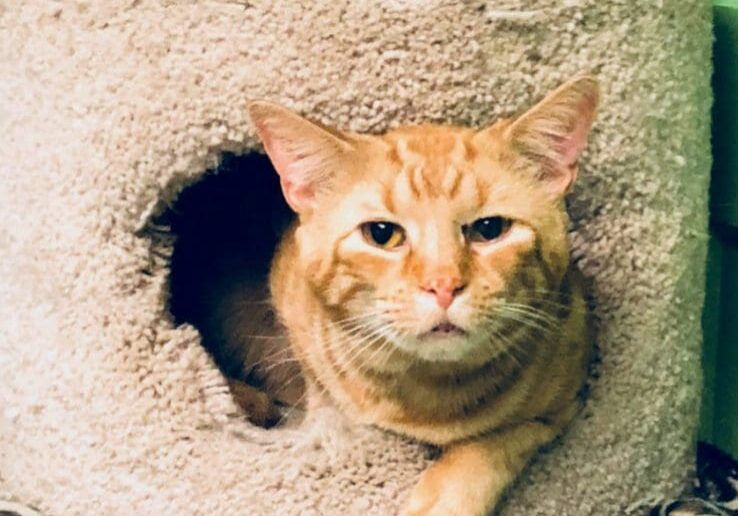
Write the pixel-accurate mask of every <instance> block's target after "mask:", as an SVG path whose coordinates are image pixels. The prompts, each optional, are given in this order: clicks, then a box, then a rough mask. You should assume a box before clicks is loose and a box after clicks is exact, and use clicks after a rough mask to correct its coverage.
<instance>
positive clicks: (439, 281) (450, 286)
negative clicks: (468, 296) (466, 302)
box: [420, 277, 466, 310]
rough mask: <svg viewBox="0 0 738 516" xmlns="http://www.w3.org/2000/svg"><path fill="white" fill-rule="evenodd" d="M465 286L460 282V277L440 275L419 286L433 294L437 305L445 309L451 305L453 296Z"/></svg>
mask: <svg viewBox="0 0 738 516" xmlns="http://www.w3.org/2000/svg"><path fill="white" fill-rule="evenodd" d="M465 286H466V285H464V284H463V283H462V282H461V278H458V277H442V278H435V279H432V280H430V281H427V282H425V283H424V284H422V285H421V286H420V288H422V289H423V290H424V291H426V292H428V293H431V294H433V295H435V296H436V302H437V303H438V306H440V307H441V308H443V309H444V310H446V309H447V308H448V307H449V306H451V303H453V301H454V298H455V297H456V296H457V295H459V294H460V293H461V291H462V290H464V287H465Z"/></svg>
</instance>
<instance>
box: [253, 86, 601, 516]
mask: <svg viewBox="0 0 738 516" xmlns="http://www.w3.org/2000/svg"><path fill="white" fill-rule="evenodd" d="M597 97H598V93H597V84H596V82H595V80H594V79H592V78H591V77H588V76H583V75H580V76H577V77H575V78H573V79H571V80H570V81H568V82H567V83H565V84H564V85H562V86H560V87H559V88H558V89H556V90H555V91H553V92H552V93H550V94H549V95H548V96H547V97H546V98H545V99H543V101H541V102H540V103H539V104H538V105H536V106H535V107H533V108H532V109H530V110H529V111H527V112H526V113H524V114H523V115H522V116H520V117H518V118H516V119H514V120H501V121H499V122H497V123H495V124H494V125H492V126H490V127H487V128H484V129H482V130H478V131H475V130H472V129H467V128H461V127H447V126H434V125H424V126H418V127H405V128H401V129H397V130H394V131H391V132H389V133H387V134H384V135H378V136H370V135H361V134H353V133H347V132H342V131H338V130H334V129H329V128H326V127H323V126H320V125H317V124H314V123H312V122H309V121H307V120H305V119H304V118H301V117H299V116H298V115H296V114H294V113H292V112H290V111H288V110H287V109H285V108H283V107H280V106H277V105H275V104H271V103H267V102H253V103H251V104H250V106H249V111H250V114H251V118H252V120H253V122H254V124H255V126H256V128H257V131H258V134H259V136H260V137H261V139H262V141H263V143H264V146H265V148H266V152H267V153H268V154H269V156H270V158H271V160H272V162H273V164H274V166H275V168H276V170H277V172H278V174H279V176H280V179H281V186H282V190H283V193H284V196H285V198H286V200H287V202H288V203H289V205H290V206H291V207H292V209H294V211H295V212H297V213H298V215H299V220H298V222H297V223H296V224H295V225H294V227H293V228H292V229H291V230H290V231H289V232H288V234H287V235H286V236H285V238H284V240H283V242H282V244H281V247H280V249H279V251H278V253H277V256H276V258H275V259H274V262H273V267H272V272H271V279H270V281H271V292H272V296H273V299H274V302H275V306H276V309H277V312H278V314H279V316H280V318H281V320H282V322H283V324H284V325H285V327H286V328H287V331H288V334H289V340H290V345H291V347H292V349H293V351H294V354H295V356H296V357H298V358H299V360H300V363H301V366H302V370H303V373H304V375H305V377H306V381H307V388H308V411H310V410H314V409H315V408H317V407H319V406H321V405H322V404H325V403H331V404H333V405H335V406H337V407H338V408H339V409H340V410H341V411H342V412H343V413H345V414H346V415H347V417H348V418H349V419H350V420H352V421H354V422H358V423H365V424H372V425H376V426H378V427H381V428H385V429H389V430H393V431H396V432H399V433H402V434H404V435H407V436H410V437H413V438H416V439H418V440H421V441H425V442H428V443H433V444H435V445H440V446H442V447H443V448H444V453H443V455H442V457H441V458H440V459H439V460H438V461H437V462H436V463H435V464H434V465H433V466H431V467H430V468H429V469H428V470H427V471H426V472H425V473H424V474H423V476H422V478H421V480H420V482H419V483H418V484H417V485H416V487H415V489H414V490H413V492H412V494H411V496H410V500H409V501H408V502H407V503H406V504H405V506H404V509H403V514H406V515H409V514H426V515H429V514H433V515H448V514H463V515H474V514H486V513H487V512H488V511H490V510H491V509H492V508H493V507H494V506H495V504H496V503H497V501H498V499H499V497H500V495H501V493H502V492H503V490H504V489H505V487H506V486H507V485H508V484H509V483H510V482H511V481H512V480H513V479H514V478H515V476H516V475H517V474H518V473H519V472H520V470H521V469H522V468H523V467H524V466H525V464H526V463H527V462H528V460H529V459H530V457H531V456H532V455H533V454H534V453H535V452H536V450H538V449H539V448H540V447H541V446H542V445H545V444H546V443H549V442H551V441H552V440H553V439H554V438H555V437H556V436H557V435H559V434H560V433H561V431H562V430H563V429H564V428H565V426H566V425H567V424H568V423H569V422H570V421H571V420H572V418H573V417H574V416H575V414H576V413H577V411H578V410H579V408H580V405H581V403H582V401H581V397H580V391H581V389H582V386H583V384H584V382H585V378H586V373H587V364H588V361H589V359H590V355H591V349H592V342H591V338H590V334H589V324H588V317H587V310H586V306H585V301H584V295H583V287H582V280H581V278H580V276H579V274H578V273H577V272H576V270H575V269H574V267H573V266H572V265H571V264H570V261H569V247H568V243H567V221H568V218H567V215H566V211H565V208H564V203H563V198H564V195H565V193H566V192H567V191H568V190H569V189H570V188H571V186H572V183H573V182H574V180H575V178H576V174H577V160H578V158H579V155H580V153H581V151H582V149H583V148H584V146H585V143H586V138H587V133H588V131H589V128H590V126H591V124H592V120H593V117H594V112H595V107H596V104H597Z"/></svg>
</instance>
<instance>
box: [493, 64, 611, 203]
mask: <svg viewBox="0 0 738 516" xmlns="http://www.w3.org/2000/svg"><path fill="white" fill-rule="evenodd" d="M598 99H599V88H598V85H597V80H596V79H595V78H594V77H592V76H589V75H584V74H580V75H576V76H574V77H573V78H571V79H569V80H568V81H567V82H565V83H564V84H562V85H561V86H559V87H558V88H556V89H555V90H554V91H552V92H551V93H549V94H548V95H547V96H546V97H545V98H544V99H543V100H542V101H540V102H539V103H538V104H536V105H535V106H533V107H532V108H531V109H529V110H528V111H527V112H525V113H523V114H522V115H521V116H520V117H518V118H517V119H515V120H514V121H513V122H512V124H510V125H509V126H508V127H507V128H506V129H505V130H504V133H503V134H504V137H505V139H506V140H507V141H508V142H509V143H510V144H511V145H512V146H513V148H515V149H516V150H517V151H518V152H521V153H522V154H524V155H526V156H527V157H529V158H531V159H533V160H534V161H536V162H537V163H538V164H539V165H540V167H541V179H542V180H543V181H545V182H546V186H547V187H548V188H549V190H550V191H551V192H552V193H553V194H554V195H556V196H557V197H558V196H563V195H564V194H566V193H567V192H568V191H569V190H570V189H571V187H572V186H573V185H574V181H575V180H576V177H577V169H578V166H577V165H578V162H579V156H580V155H581V153H582V151H583V150H584V147H585V145H586V144H587V135H588V134H589V130H590V128H591V127H592V122H593V120H594V116H595V111H596V109H597V103H598Z"/></svg>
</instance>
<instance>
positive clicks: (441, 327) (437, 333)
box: [422, 322, 467, 337]
mask: <svg viewBox="0 0 738 516" xmlns="http://www.w3.org/2000/svg"><path fill="white" fill-rule="evenodd" d="M466 334H467V333H466V331H464V330H463V329H461V328H459V327H458V326H456V325H455V324H453V323H450V322H442V323H441V324H437V325H435V326H434V327H433V328H431V329H430V331H427V332H425V333H424V334H423V335H422V336H423V337H464V336H466Z"/></svg>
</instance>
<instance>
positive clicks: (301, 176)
mask: <svg viewBox="0 0 738 516" xmlns="http://www.w3.org/2000/svg"><path fill="white" fill-rule="evenodd" d="M248 111H249V115H250V117H251V121H252V122H253V123H254V126H255V127H256V132H257V133H258V135H259V138H260V139H261V141H262V143H263V144H264V149H265V150H266V152H267V154H268V155H269V158H270V159H271V161H272V164H273V165H274V168H275V169H276V170H277V173H278V174H279V178H280V182H281V185H282V192H283V193H284V197H285V199H286V200H287V204H289V205H290V207H291V208H292V209H293V210H295V211H296V212H297V213H303V212H306V211H310V210H311V209H313V207H314V204H315V198H316V195H317V194H318V193H319V192H320V191H321V189H323V188H325V187H326V186H328V184H329V183H330V180H331V176H332V175H333V174H334V173H335V172H336V171H337V170H338V169H339V168H340V167H341V162H342V161H343V160H344V159H345V157H346V155H347V154H348V153H349V152H351V150H353V145H352V143H351V141H350V140H349V138H348V137H347V136H345V135H343V134H342V133H340V132H339V131H335V130H332V129H328V128H326V127H323V126H321V125H318V124H316V123H314V122H311V121H309V120H307V119H305V118H303V117H301V116H300V115H298V114H296V113H293V112H292V111H290V110H289V109H287V108H284V107H282V106H280V105H278V104H273V103H271V102H265V101H261V100H259V101H253V102H250V103H249V105H248Z"/></svg>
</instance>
